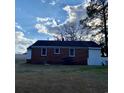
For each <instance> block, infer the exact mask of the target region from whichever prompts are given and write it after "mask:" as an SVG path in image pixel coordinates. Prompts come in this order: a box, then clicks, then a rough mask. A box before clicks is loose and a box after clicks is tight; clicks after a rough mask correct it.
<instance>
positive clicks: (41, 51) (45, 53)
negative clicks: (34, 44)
mask: <svg viewBox="0 0 124 93" xmlns="http://www.w3.org/2000/svg"><path fill="white" fill-rule="evenodd" d="M43 49H46V52H45V55H44V54H42V51H43ZM41 56H47V48H41Z"/></svg>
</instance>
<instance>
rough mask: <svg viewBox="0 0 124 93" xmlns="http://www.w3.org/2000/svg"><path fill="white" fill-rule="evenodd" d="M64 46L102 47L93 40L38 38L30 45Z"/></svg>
mask: <svg viewBox="0 0 124 93" xmlns="http://www.w3.org/2000/svg"><path fill="white" fill-rule="evenodd" d="M32 46H64V47H70V46H71V47H100V46H99V45H98V44H97V43H95V42H93V41H48V40H38V41H36V42H35V43H34V44H33V45H31V46H29V47H28V49H30V48H31V47H32Z"/></svg>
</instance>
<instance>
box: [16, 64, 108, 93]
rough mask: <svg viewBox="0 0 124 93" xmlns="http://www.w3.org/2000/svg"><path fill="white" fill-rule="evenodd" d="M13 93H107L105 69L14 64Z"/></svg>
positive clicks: (98, 67) (106, 71)
mask: <svg viewBox="0 0 124 93" xmlns="http://www.w3.org/2000/svg"><path fill="white" fill-rule="evenodd" d="M15 90H16V93H107V91H108V68H107V67H106V66H82V65H32V64H25V63H23V62H22V63H20V62H16V84H15Z"/></svg>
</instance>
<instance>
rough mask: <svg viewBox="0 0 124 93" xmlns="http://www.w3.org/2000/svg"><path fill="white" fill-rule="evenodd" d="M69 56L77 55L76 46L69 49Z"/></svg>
mask: <svg viewBox="0 0 124 93" xmlns="http://www.w3.org/2000/svg"><path fill="white" fill-rule="evenodd" d="M69 56H70V57H75V49H74V48H70V49H69Z"/></svg>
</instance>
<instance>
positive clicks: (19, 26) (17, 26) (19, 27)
mask: <svg viewBox="0 0 124 93" xmlns="http://www.w3.org/2000/svg"><path fill="white" fill-rule="evenodd" d="M15 27H16V28H17V29H19V30H23V28H22V26H21V25H19V24H18V23H17V22H16V24H15Z"/></svg>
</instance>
